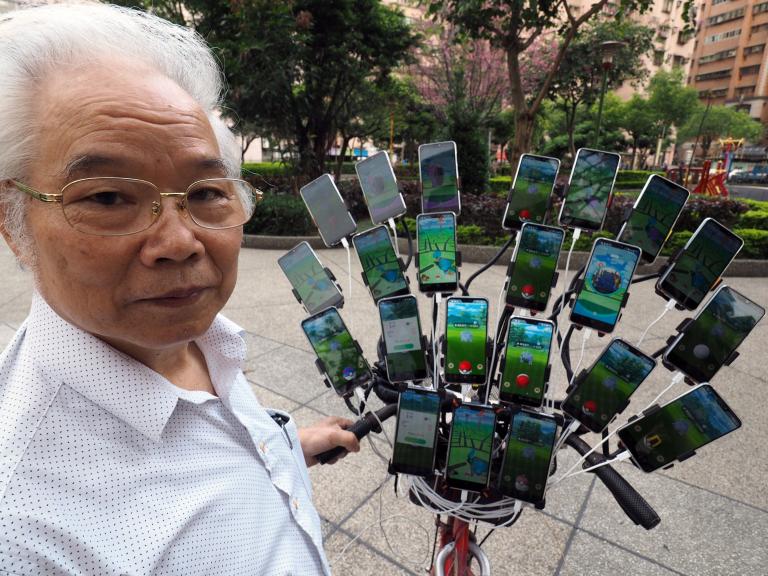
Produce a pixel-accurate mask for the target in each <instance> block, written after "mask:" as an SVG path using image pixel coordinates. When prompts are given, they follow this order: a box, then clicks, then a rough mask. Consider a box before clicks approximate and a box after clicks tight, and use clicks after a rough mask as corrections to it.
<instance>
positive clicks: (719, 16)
mask: <svg viewBox="0 0 768 576" xmlns="http://www.w3.org/2000/svg"><path fill="white" fill-rule="evenodd" d="M766 43H768V1H767V0H705V2H704V4H702V5H701V9H700V14H699V22H698V27H697V33H696V46H695V49H694V56H693V58H694V60H693V63H692V66H691V71H690V74H689V77H688V83H689V84H690V85H692V86H694V87H695V88H696V89H697V90H698V91H699V96H700V98H702V99H703V100H704V99H706V98H709V100H710V102H712V104H726V105H731V106H735V107H737V108H738V109H741V110H744V111H746V112H749V115H750V116H752V117H753V118H755V119H757V120H760V121H762V122H763V123H768V106H766V102H768V86H767V84H768V66H766V52H765V45H766Z"/></svg>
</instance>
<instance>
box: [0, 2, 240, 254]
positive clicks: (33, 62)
mask: <svg viewBox="0 0 768 576" xmlns="http://www.w3.org/2000/svg"><path fill="white" fill-rule="evenodd" d="M104 55H109V56H110V57H112V56H125V57H126V58H127V59H129V60H130V61H132V62H136V63H140V64H146V65H148V66H150V67H152V68H154V69H156V70H157V71H159V72H160V73H161V74H163V75H164V76H166V77H168V78H169V79H171V80H172V81H174V82H175V83H176V84H178V85H179V86H180V87H181V88H182V89H183V90H185V91H186V92H187V93H188V94H189V95H190V96H191V97H192V98H193V99H194V100H195V101H196V102H197V103H198V104H199V105H200V107H201V108H202V109H203V111H204V112H205V113H206V115H207V116H208V120H209V121H210V123H211V127H212V128H213V131H214V134H215V136H216V139H217V141H218V144H219V149H220V152H221V155H222V157H223V159H224V162H225V163H226V165H227V172H228V176H230V177H235V178H237V177H239V174H240V170H239V165H240V150H239V146H238V144H237V141H236V139H235V136H234V134H232V132H231V131H230V129H229V128H228V127H227V125H226V124H225V123H224V122H223V120H222V119H221V117H220V116H219V113H218V110H219V106H220V105H221V98H222V95H223V91H224V79H223V75H222V72H221V69H220V67H219V65H218V63H217V61H216V59H215V57H214V55H213V53H212V52H211V49H210V48H209V47H208V45H207V44H206V42H205V40H203V38H202V37H201V36H200V35H199V34H197V33H196V32H195V31H194V30H191V29H189V28H184V27H182V26H177V25H176V24H172V23H170V22H168V21H166V20H163V19H162V18H158V17H156V16H153V15H151V14H147V13H145V12H141V11H138V10H133V9H128V8H121V7H118V6H111V5H107V4H99V3H84V2H79V3H65V4H55V5H46V6H37V7H33V8H25V9H20V10H16V11H11V12H8V13H5V14H2V15H0V70H1V71H2V72H1V73H0V204H2V207H3V208H5V210H4V212H5V215H6V216H5V222H3V224H4V226H5V228H6V230H7V231H8V233H9V235H10V236H11V239H12V240H13V241H14V243H15V244H17V246H18V247H19V249H20V250H21V252H22V254H27V255H29V254H30V247H31V241H30V238H29V236H28V234H27V232H26V224H25V220H24V215H25V211H26V209H25V207H26V204H27V201H28V198H27V197H26V195H23V194H22V193H21V192H18V191H17V190H16V189H15V188H13V186H11V185H9V180H11V179H14V180H19V181H22V182H24V181H25V180H26V179H27V176H28V174H29V172H30V169H31V167H32V165H33V164H34V162H35V161H36V158H35V156H34V154H35V151H36V150H37V146H36V138H37V135H38V133H39V131H38V130H37V129H36V128H37V125H36V118H35V115H34V113H33V105H34V99H35V97H36V95H37V94H38V93H39V86H40V84H41V83H42V82H43V81H44V79H45V77H46V75H47V73H48V72H50V71H51V70H54V69H57V68H61V67H62V66H68V65H75V66H76V65H79V64H87V63H88V62H92V61H94V60H98V59H99V58H100V57H103V56H104ZM4 183H5V184H4Z"/></svg>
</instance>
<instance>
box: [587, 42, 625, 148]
mask: <svg viewBox="0 0 768 576" xmlns="http://www.w3.org/2000/svg"><path fill="white" fill-rule="evenodd" d="M626 44H627V43H626V42H619V41H616V40H608V41H606V42H602V43H601V44H600V52H601V53H602V55H603V62H602V69H603V79H602V82H601V84H600V104H599V106H598V107H597V126H596V127H595V148H600V123H601V122H602V120H603V101H604V100H605V84H606V82H607V81H608V71H609V70H610V69H611V68H613V58H614V57H615V56H616V55H617V54H618V53H619V50H621V49H622V48H623V47H624V46H626Z"/></svg>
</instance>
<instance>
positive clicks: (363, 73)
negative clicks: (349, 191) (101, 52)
mask: <svg viewBox="0 0 768 576" xmlns="http://www.w3.org/2000/svg"><path fill="white" fill-rule="evenodd" d="M142 4H144V6H145V7H146V8H147V9H149V10H152V11H153V12H155V13H157V14H158V15H160V16H163V17H165V18H168V19H169V20H173V21H175V22H178V23H182V24H185V25H187V26H191V27H194V28H195V29H196V30H197V31H198V32H199V33H200V34H201V35H202V36H203V37H204V38H205V39H206V40H207V41H208V42H209V43H210V44H211V46H212V47H213V49H214V51H215V52H216V53H217V55H218V56H219V58H220V60H221V62H222V64H223V68H224V74H225V76H226V81H227V85H228V88H229V90H228V93H227V95H226V100H225V106H224V108H223V109H222V113H223V114H224V116H226V117H228V118H230V119H231V120H232V121H233V122H234V123H235V127H236V128H247V129H249V130H250V131H252V132H253V133H258V134H259V135H262V136H267V137H269V138H270V140H272V141H274V142H280V141H282V140H287V141H288V142H289V143H290V146H291V150H292V151H295V152H296V153H297V154H298V157H299V169H300V171H301V173H302V174H305V175H306V176H308V177H310V178H313V177H316V176H318V175H319V174H321V173H322V172H323V171H324V169H325V157H326V153H327V151H328V149H329V147H330V146H331V145H332V143H333V142H334V140H335V138H336V135H337V134H339V133H344V132H345V131H346V132H349V129H350V123H352V122H355V121H356V118H357V117H358V116H359V115H360V113H361V112H362V110H363V109H364V107H365V106H366V102H367V101H366V98H364V97H363V95H365V94H366V93H367V90H369V88H370V84H371V83H381V82H383V81H384V80H385V79H386V78H388V77H389V75H390V73H391V71H392V70H393V69H395V68H397V67H398V66H400V65H401V64H403V63H404V62H405V61H406V60H407V57H408V54H409V51H410V50H411V48H412V47H413V46H414V45H415V43H416V40H417V38H416V36H415V35H414V34H413V33H412V31H411V29H410V28H409V26H408V25H407V23H406V21H405V17H404V16H403V14H402V13H401V12H398V11H395V10H393V9H390V8H388V7H385V6H383V5H382V4H381V2H380V1H379V0H290V1H289V0H277V1H276V0H248V1H243V0H184V1H183V2H181V1H172V0H143V1H142Z"/></svg>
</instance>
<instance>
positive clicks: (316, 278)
mask: <svg viewBox="0 0 768 576" xmlns="http://www.w3.org/2000/svg"><path fill="white" fill-rule="evenodd" d="M277 263H278V264H279V265H280V268H281V269H282V271H283V273H284V274H285V276H286V277H287V278H288V281H289V282H290V283H291V286H293V288H294V290H296V292H297V293H298V294H299V298H301V302H302V303H303V304H304V307H305V308H306V309H307V312H309V313H310V314H314V313H315V312H319V311H320V310H323V309H324V308H328V307H329V306H336V305H338V304H340V303H341V302H342V301H343V300H344V297H343V296H342V295H341V292H339V289H338V288H337V287H336V284H334V283H333V280H331V278H330V277H329V276H328V273H327V272H326V271H325V268H323V266H322V264H320V261H319V260H318V259H317V256H316V255H315V253H314V252H313V251H312V248H311V247H310V246H309V244H307V243H306V242H302V243H300V244H298V245H297V246H295V247H294V248H292V249H291V250H290V251H289V252H286V253H285V254H284V255H283V256H281V257H280V258H278V260H277Z"/></svg>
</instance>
